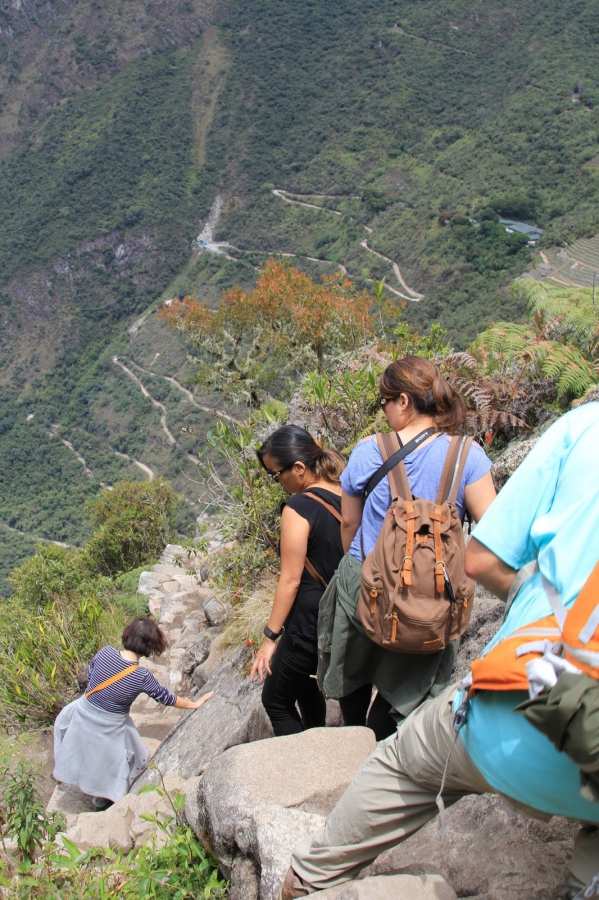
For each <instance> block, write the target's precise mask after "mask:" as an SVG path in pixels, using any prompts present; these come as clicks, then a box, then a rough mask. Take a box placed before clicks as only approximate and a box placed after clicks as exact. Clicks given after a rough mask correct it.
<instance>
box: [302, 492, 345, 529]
mask: <svg viewBox="0 0 599 900" xmlns="http://www.w3.org/2000/svg"><path fill="white" fill-rule="evenodd" d="M302 493H303V495H304V497H311V498H312V500H318V502H319V503H322V505H323V506H325V507H326V508H327V509H328V511H329V512H330V514H331V515H332V516H335V518H336V519H337V521H338V522H340V521H341V513H340V512H337V510H336V509H335V507H334V506H332V505H331V504H330V503H327V501H326V500H323V499H322V497H318V496H317V495H316V494H311V493H310V492H309V491H302Z"/></svg>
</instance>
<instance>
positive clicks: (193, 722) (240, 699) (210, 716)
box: [132, 647, 272, 791]
mask: <svg viewBox="0 0 599 900" xmlns="http://www.w3.org/2000/svg"><path fill="white" fill-rule="evenodd" d="M250 653H251V651H250V650H249V649H248V648H247V647H240V648H238V649H237V650H235V651H230V655H229V656H228V658H226V659H225V660H224V661H223V662H221V663H220V665H219V666H218V667H217V668H216V670H215V671H214V672H213V673H212V675H211V676H210V678H209V679H208V681H207V682H206V684H205V685H204V688H203V689H202V691H201V694H206V693H208V692H209V691H214V697H213V698H212V699H211V700H209V701H208V702H207V703H206V704H205V706H202V707H200V709H198V710H193V711H190V712H188V713H185V714H184V715H183V716H182V717H181V719H180V720H179V722H178V723H177V725H176V726H175V727H174V728H173V730H172V731H171V732H170V733H169V734H168V736H167V737H166V738H165V740H164V741H163V743H162V744H161V746H160V748H159V749H158V751H157V752H156V754H155V756H154V758H153V760H152V762H153V764H154V765H155V766H156V767H157V768H158V769H159V770H160V771H161V772H162V773H163V774H178V775H181V776H182V777H183V778H191V777H192V776H194V775H200V774H201V773H202V772H203V771H204V769H205V768H206V766H207V765H208V763H209V762H210V761H211V760H212V759H214V758H215V757H216V756H218V755H219V754H221V753H222V752H223V751H224V750H227V749H228V748H229V747H234V746H236V745H237V744H244V743H246V742H247V741H255V740H261V739H262V738H266V737H270V736H271V735H272V728H271V725H270V722H269V721H268V717H267V715H266V713H265V712H264V709H263V707H262V703H261V700H260V696H261V692H262V685H261V684H259V683H257V682H254V683H253V684H251V683H250V682H249V680H248V678H247V671H246V670H247V666H248V659H249V656H250ZM157 780H158V773H157V772H156V771H155V770H153V769H146V770H144V771H143V772H142V773H141V774H140V775H139V777H138V778H137V780H136V781H135V782H134V785H133V788H132V790H134V791H138V790H139V789H140V788H141V787H143V785H145V784H155V783H156V782H157Z"/></svg>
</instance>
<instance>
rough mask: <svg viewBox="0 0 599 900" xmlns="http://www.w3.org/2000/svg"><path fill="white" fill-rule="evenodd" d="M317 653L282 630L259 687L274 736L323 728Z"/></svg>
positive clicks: (324, 711) (323, 709) (322, 700)
mask: <svg viewBox="0 0 599 900" xmlns="http://www.w3.org/2000/svg"><path fill="white" fill-rule="evenodd" d="M317 662H318V655H317V653H316V650H315V651H314V653H309V652H307V651H306V650H303V649H302V648H301V647H298V646H297V645H296V644H294V643H293V641H292V640H291V638H290V637H289V636H288V635H287V634H285V633H283V636H282V637H281V638H280V640H279V643H278V646H277V649H276V651H275V655H274V656H273V658H272V663H271V665H270V668H271V671H272V675H267V676H266V679H265V681H264V687H263V688H262V705H263V706H264V709H265V710H266V712H267V713H268V718H269V719H270V721H271V722H272V727H273V729H274V733H275V735H276V737H280V736H281V735H284V734H297V733H298V732H300V731H305V730H306V729H307V728H323V727H324V725H325V720H326V702H325V699H324V697H323V695H322V694H321V692H320V689H319V687H318V684H317V683H316V679H315V678H311V677H310V676H311V675H316V666H317Z"/></svg>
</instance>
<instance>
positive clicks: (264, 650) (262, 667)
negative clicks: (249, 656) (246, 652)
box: [250, 638, 277, 681]
mask: <svg viewBox="0 0 599 900" xmlns="http://www.w3.org/2000/svg"><path fill="white" fill-rule="evenodd" d="M276 649H277V644H276V642H275V641H271V639H270V638H264V640H263V641H262V646H261V647H260V649H259V650H258V652H257V654H256V659H255V660H254V665H253V666H252V671H251V672H250V681H253V680H254V677H255V676H256V673H257V674H258V678H259V679H260V681H264V677H265V672H267V673H268V674H269V675H272V672H271V671H270V661H271V660H272V658H273V656H274V654H275V650H276Z"/></svg>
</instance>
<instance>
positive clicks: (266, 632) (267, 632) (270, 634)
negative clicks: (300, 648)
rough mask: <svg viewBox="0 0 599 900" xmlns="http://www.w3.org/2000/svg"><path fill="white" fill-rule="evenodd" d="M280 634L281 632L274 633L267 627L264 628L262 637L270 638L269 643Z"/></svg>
mask: <svg viewBox="0 0 599 900" xmlns="http://www.w3.org/2000/svg"><path fill="white" fill-rule="evenodd" d="M282 634H283V632H282V631H279V632H276V631H273V630H272V629H271V628H269V627H268V625H265V626H264V635H265V637H267V638H270V640H271V641H276V640H277V639H278V638H280V637H281V635H282Z"/></svg>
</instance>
